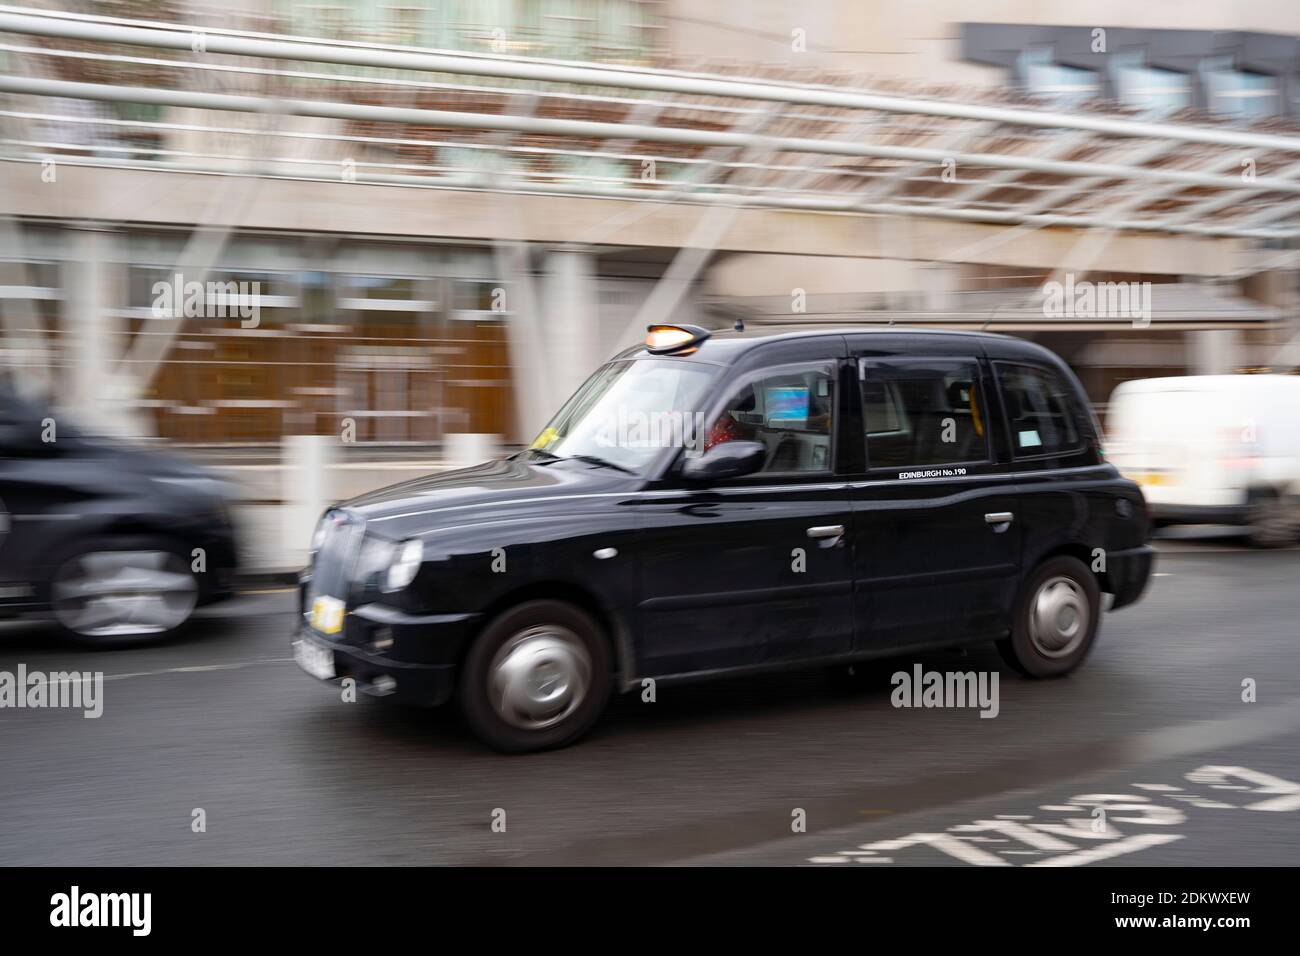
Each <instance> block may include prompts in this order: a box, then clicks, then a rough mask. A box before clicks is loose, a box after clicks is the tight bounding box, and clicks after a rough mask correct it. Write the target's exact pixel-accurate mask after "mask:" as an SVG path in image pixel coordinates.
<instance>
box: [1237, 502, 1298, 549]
mask: <svg viewBox="0 0 1300 956" xmlns="http://www.w3.org/2000/svg"><path fill="white" fill-rule="evenodd" d="M1247 521H1248V522H1249V524H1250V543H1251V544H1252V545H1254V546H1255V547H1257V548H1284V547H1286V546H1287V545H1290V544H1294V543H1295V540H1296V530H1297V529H1296V523H1295V517H1294V515H1293V513H1292V508H1291V507H1289V506H1288V504H1287V502H1286V501H1285V500H1284V499H1283V498H1281V497H1280V496H1278V495H1277V494H1274V493H1273V492H1271V491H1270V492H1257V493H1253V494H1252V495H1251V497H1250V510H1249V513H1248V517H1247Z"/></svg>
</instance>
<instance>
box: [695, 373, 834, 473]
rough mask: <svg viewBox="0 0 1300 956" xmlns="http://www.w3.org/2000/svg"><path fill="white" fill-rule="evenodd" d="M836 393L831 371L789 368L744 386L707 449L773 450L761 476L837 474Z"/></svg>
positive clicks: (713, 429)
mask: <svg viewBox="0 0 1300 956" xmlns="http://www.w3.org/2000/svg"><path fill="white" fill-rule="evenodd" d="M834 408H835V389H834V383H833V381H832V378H831V373H830V370H829V369H828V368H825V367H818V368H810V369H788V370H786V369H783V370H781V371H779V372H773V373H772V374H769V375H765V376H763V377H762V378H758V379H755V380H753V381H751V382H748V383H747V384H745V385H743V386H741V387H740V388H739V389H737V390H736V392H735V393H734V394H733V395H732V396H731V398H730V399H729V400H728V401H727V403H726V406H725V407H724V408H723V410H722V412H721V414H719V415H718V417H717V418H716V419H714V421H713V422H712V424H711V425H710V426H709V429H708V431H707V433H706V438H705V443H704V449H705V451H708V450H709V449H710V448H712V447H713V446H714V445H718V444H721V443H722V442H727V441H756V442H762V443H763V445H765V446H766V447H767V460H766V462H765V463H764V465H763V467H762V468H761V469H760V472H767V473H789V472H795V473H798V472H818V471H830V469H831V436H832V435H833V434H834V431H833V429H834V421H833V417H834V414H833V413H834Z"/></svg>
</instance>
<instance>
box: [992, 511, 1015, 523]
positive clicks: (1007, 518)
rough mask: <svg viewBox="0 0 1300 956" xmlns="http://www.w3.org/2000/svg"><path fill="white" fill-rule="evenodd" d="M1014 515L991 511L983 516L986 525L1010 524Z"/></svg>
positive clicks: (1007, 512)
mask: <svg viewBox="0 0 1300 956" xmlns="http://www.w3.org/2000/svg"><path fill="white" fill-rule="evenodd" d="M1015 517H1016V516H1015V515H1014V514H1012V513H1011V512H1010V511H991V512H989V513H988V514H986V515H985V516H984V521H985V523H986V524H1011V522H1012V521H1013V520H1014V519H1015Z"/></svg>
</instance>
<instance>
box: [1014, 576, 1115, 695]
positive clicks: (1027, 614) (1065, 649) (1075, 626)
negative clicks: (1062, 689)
mask: <svg viewBox="0 0 1300 956" xmlns="http://www.w3.org/2000/svg"><path fill="white" fill-rule="evenodd" d="M1100 612H1101V589H1100V588H1099V587H1098V586H1097V579H1096V578H1095V577H1094V576H1093V575H1092V573H1091V572H1089V571H1088V568H1087V567H1086V566H1085V565H1084V563H1083V562H1082V561H1080V560H1079V559H1078V558H1071V557H1068V556H1064V555H1062V556H1060V557H1055V558H1050V559H1048V560H1047V561H1044V562H1043V563H1042V564H1041V565H1039V566H1038V568H1037V570H1035V571H1034V573H1033V574H1031V575H1030V576H1029V579H1028V580H1027V581H1026V582H1025V586H1024V588H1023V589H1022V591H1021V593H1020V597H1019V599H1018V600H1017V602H1016V609H1015V618H1014V620H1013V621H1012V628H1011V636H1010V637H1006V638H1004V639H1002V640H1000V641H998V642H997V647H998V652H999V653H1000V654H1001V655H1002V659H1003V660H1004V661H1006V662H1007V663H1008V664H1010V665H1011V666H1012V667H1014V668H1015V669H1016V670H1018V671H1020V672H1021V673H1022V674H1025V675H1027V676H1029V677H1057V676H1060V675H1062V674H1068V673H1069V672H1070V671H1072V670H1074V669H1075V668H1076V667H1078V666H1079V665H1080V664H1081V663H1083V659H1084V658H1085V657H1087V656H1088V651H1089V650H1091V649H1092V643H1093V641H1094V640H1095V639H1096V637H1097V627H1098V625H1099V623H1100V621H1101V613H1100Z"/></svg>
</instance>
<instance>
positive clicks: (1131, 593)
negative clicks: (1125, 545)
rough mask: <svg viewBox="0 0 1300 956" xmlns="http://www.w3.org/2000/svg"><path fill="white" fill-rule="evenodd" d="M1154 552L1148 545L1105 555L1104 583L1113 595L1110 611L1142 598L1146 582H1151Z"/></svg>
mask: <svg viewBox="0 0 1300 956" xmlns="http://www.w3.org/2000/svg"><path fill="white" fill-rule="evenodd" d="M1155 559H1156V552H1155V549H1154V548H1152V547H1151V546H1150V545H1148V544H1144V545H1142V546H1141V547H1138V548H1130V549H1128V550H1127V551H1112V552H1109V553H1108V554H1107V555H1106V581H1107V584H1108V585H1109V590H1110V591H1111V593H1113V594H1114V595H1115V601H1114V603H1112V604H1111V606H1110V609H1111V610H1112V611H1113V610H1115V609H1116V608H1121V607H1124V606H1125V605H1128V604H1132V603H1133V602H1135V601H1136V600H1137V599H1138V598H1140V597H1141V596H1142V592H1143V591H1145V590H1146V586H1147V582H1148V581H1150V580H1151V569H1152V568H1153V566H1154V565H1155Z"/></svg>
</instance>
